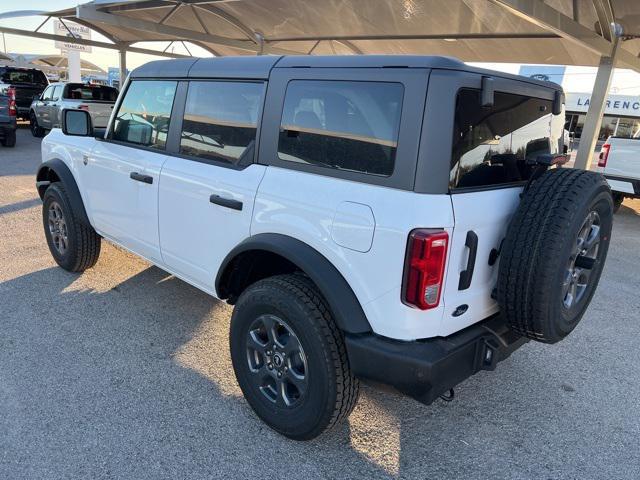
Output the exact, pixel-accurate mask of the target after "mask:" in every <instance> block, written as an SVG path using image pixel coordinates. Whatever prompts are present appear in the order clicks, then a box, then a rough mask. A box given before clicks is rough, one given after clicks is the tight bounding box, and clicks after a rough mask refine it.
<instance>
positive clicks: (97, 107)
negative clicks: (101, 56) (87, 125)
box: [29, 83, 118, 137]
mask: <svg viewBox="0 0 640 480" xmlns="http://www.w3.org/2000/svg"><path fill="white" fill-rule="evenodd" d="M117 98H118V90H116V89H115V88H113V87H109V86H107V85H96V84H87V83H52V84H51V85H49V86H48V87H47V89H46V90H45V91H44V92H43V93H42V95H40V96H39V97H38V98H36V99H34V100H33V102H32V103H31V111H30V113H29V118H30V121H31V133H32V134H33V136H34V137H43V136H44V135H45V133H46V131H47V130H51V129H52V128H59V127H60V120H61V115H60V114H61V112H62V110H64V109H78V110H86V111H87V112H89V114H90V115H91V120H92V122H93V125H94V127H96V128H105V127H106V126H107V123H108V122H109V117H110V116H111V111H112V110H113V105H114V104H115V102H116V99H117Z"/></svg>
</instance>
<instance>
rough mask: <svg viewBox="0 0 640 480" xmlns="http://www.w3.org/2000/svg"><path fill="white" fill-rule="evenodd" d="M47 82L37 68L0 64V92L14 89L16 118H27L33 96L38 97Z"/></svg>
mask: <svg viewBox="0 0 640 480" xmlns="http://www.w3.org/2000/svg"><path fill="white" fill-rule="evenodd" d="M48 84H49V81H48V80H47V77H46V75H45V74H44V73H43V72H42V71H41V70H38V69H37V68H20V67H11V66H0V93H3V92H4V93H6V91H7V90H8V89H9V88H12V89H13V90H14V92H15V99H16V115H17V118H18V119H23V120H26V119H28V118H29V107H30V106H31V102H32V100H33V98H34V97H38V96H39V95H40V94H41V93H42V92H43V90H44V89H45V88H46V87H47V85H48Z"/></svg>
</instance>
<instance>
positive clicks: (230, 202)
mask: <svg viewBox="0 0 640 480" xmlns="http://www.w3.org/2000/svg"><path fill="white" fill-rule="evenodd" d="M209 201H210V202H211V203H215V204H216V205H220V206H222V207H227V208H231V209H232V210H242V202H241V201H240V200H234V199H233V198H225V197H221V196H220V195H215V194H214V195H211V196H210V197H209Z"/></svg>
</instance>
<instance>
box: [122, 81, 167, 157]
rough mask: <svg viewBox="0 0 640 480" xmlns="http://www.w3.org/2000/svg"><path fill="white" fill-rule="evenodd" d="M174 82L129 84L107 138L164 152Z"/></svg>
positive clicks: (138, 82) (135, 82) (134, 82)
mask: <svg viewBox="0 0 640 480" xmlns="http://www.w3.org/2000/svg"><path fill="white" fill-rule="evenodd" d="M176 86H177V82H172V81H156V80H151V81H149V80H136V81H133V82H131V84H130V85H129V88H128V89H127V93H126V94H125V97H124V99H123V100H122V103H121V104H120V107H119V109H118V113H117V114H116V117H115V121H114V122H113V131H112V133H111V136H110V138H111V139H112V140H117V141H119V142H125V143H131V144H133V145H139V146H143V147H148V148H157V149H159V150H164V149H165V147H166V144H167V134H168V132H169V120H170V118H171V109H172V108H173V98H174V97H175V94H176Z"/></svg>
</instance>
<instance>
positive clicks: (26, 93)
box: [14, 84, 44, 108]
mask: <svg viewBox="0 0 640 480" xmlns="http://www.w3.org/2000/svg"><path fill="white" fill-rule="evenodd" d="M14 87H15V89H16V105H17V106H18V107H19V108H29V107H30V106H31V102H32V101H33V97H37V96H39V95H40V94H41V93H42V92H43V90H44V87H43V86H31V85H20V84H16V85H14Z"/></svg>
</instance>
